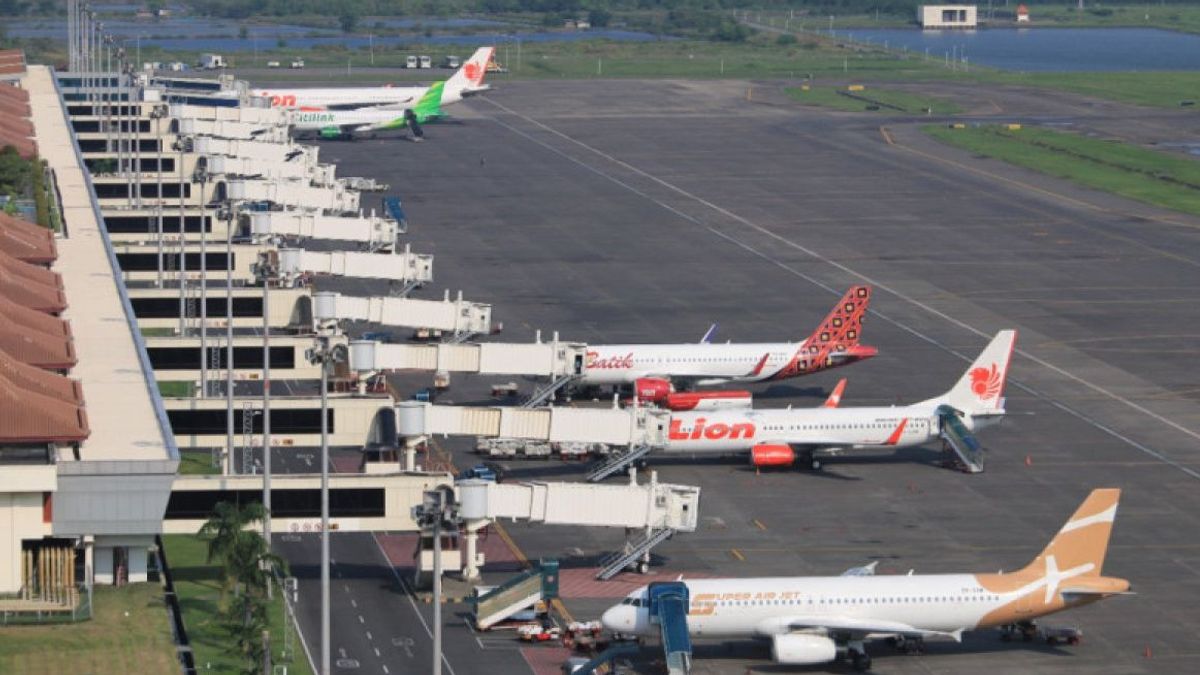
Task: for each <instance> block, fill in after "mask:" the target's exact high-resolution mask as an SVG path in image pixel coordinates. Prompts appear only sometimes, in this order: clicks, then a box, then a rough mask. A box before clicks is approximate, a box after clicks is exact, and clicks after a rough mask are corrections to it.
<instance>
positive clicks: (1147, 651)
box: [1142, 645, 1154, 659]
mask: <svg viewBox="0 0 1200 675" xmlns="http://www.w3.org/2000/svg"><path fill="white" fill-rule="evenodd" d="M1142 656H1143V657H1145V658H1147V659H1152V658H1154V652H1152V651H1150V645H1146V649H1145V650H1144V651H1142Z"/></svg>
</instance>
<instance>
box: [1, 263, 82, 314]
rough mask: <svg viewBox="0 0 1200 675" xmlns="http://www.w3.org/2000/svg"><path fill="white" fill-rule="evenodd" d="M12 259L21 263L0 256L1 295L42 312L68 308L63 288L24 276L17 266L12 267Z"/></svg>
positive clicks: (54, 311) (55, 311)
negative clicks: (17, 269)
mask: <svg viewBox="0 0 1200 675" xmlns="http://www.w3.org/2000/svg"><path fill="white" fill-rule="evenodd" d="M10 261H11V262H13V263H17V264H21V263H20V262H19V261H13V260H12V258H10V257H8V256H0V295H3V296H6V297H7V298H8V299H9V300H12V301H13V302H15V303H17V304H18V305H24V306H26V307H29V308H30V309H36V310H39V311H42V312H51V313H54V314H57V313H58V312H61V311H63V310H64V309H66V308H67V296H66V294H65V293H63V291H62V288H60V287H57V286H53V285H50V284H44V283H41V282H38V281H34V280H33V279H30V278H29V277H28V276H23V275H22V274H21V273H20V272H17V271H15V269H16V268H12V269H10ZM22 271H24V270H22ZM55 276H57V275H55Z"/></svg>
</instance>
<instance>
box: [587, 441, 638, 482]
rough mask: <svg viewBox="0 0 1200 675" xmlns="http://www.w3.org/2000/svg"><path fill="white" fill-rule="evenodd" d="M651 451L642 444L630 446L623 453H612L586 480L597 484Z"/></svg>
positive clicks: (590, 472)
mask: <svg viewBox="0 0 1200 675" xmlns="http://www.w3.org/2000/svg"><path fill="white" fill-rule="evenodd" d="M653 449H654V446H652V445H648V444H645V443H642V444H638V445H634V446H631V447H630V448H629V449H628V450H626V451H625V452H614V453H612V454H610V455H609V456H608V457H606V458H604V460H603V461H602V462H600V463H599V465H598V466H597V467H596V468H594V469H592V470H591V471H589V472H588V475H587V480H588V482H589V483H598V482H600V481H602V480H604V479H605V478H608V477H609V476H611V475H613V474H615V473H617V472H618V471H624V470H625V469H627V468H629V466H631V465H632V464H633V463H634V462H636V461H638V460H639V459H641V458H643V457H645V456H646V455H648V454H650V451H651V450H653Z"/></svg>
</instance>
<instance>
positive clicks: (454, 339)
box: [445, 330, 479, 345]
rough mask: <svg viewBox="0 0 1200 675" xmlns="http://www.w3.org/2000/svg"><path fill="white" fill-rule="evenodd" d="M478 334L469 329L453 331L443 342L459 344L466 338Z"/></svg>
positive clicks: (468, 338)
mask: <svg viewBox="0 0 1200 675" xmlns="http://www.w3.org/2000/svg"><path fill="white" fill-rule="evenodd" d="M478 334H479V333H472V332H471V331H467V330H460V331H458V332H456V333H454V334H453V335H451V336H450V337H448V338H446V340H445V342H446V344H451V345H461V344H462V343H464V342H466V341H467V340H470V339H471V338H473V337H475V336H476V335H478Z"/></svg>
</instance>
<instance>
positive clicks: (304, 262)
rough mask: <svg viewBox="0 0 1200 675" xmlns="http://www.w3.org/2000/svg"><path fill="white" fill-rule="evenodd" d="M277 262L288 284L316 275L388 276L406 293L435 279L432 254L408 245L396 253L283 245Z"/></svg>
mask: <svg viewBox="0 0 1200 675" xmlns="http://www.w3.org/2000/svg"><path fill="white" fill-rule="evenodd" d="M277 263H278V267H277V269H278V272H279V277H280V278H281V280H282V281H283V283H284V285H285V286H295V285H296V284H298V283H303V282H304V281H305V280H306V279H307V278H308V277H311V276H314V275H329V276H339V277H351V278H355V279H385V280H387V281H391V282H392V283H394V284H397V285H399V286H400V288H399V289H397V290H398V293H399V294H400V295H405V294H407V293H408V292H409V291H411V290H412V289H414V288H416V287H418V286H421V285H423V284H427V283H429V282H431V281H433V256H432V255H428V254H423V253H413V252H412V251H411V250H410V248H409V246H408V245H405V247H404V250H403V251H398V252H393V253H372V252H369V251H306V250H304V249H301V248H284V247H280V249H279V251H278V258H277Z"/></svg>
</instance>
